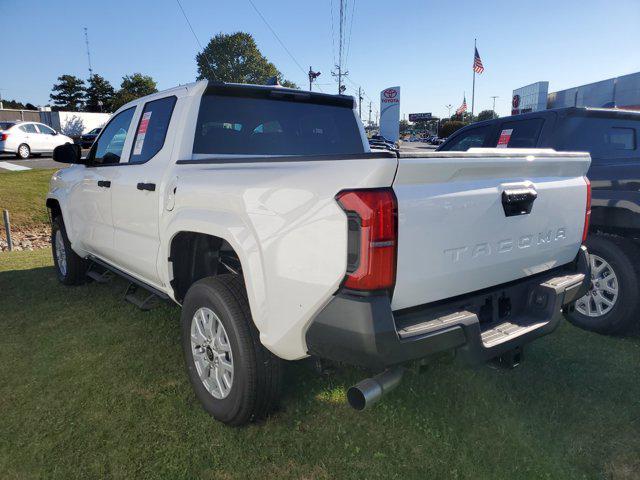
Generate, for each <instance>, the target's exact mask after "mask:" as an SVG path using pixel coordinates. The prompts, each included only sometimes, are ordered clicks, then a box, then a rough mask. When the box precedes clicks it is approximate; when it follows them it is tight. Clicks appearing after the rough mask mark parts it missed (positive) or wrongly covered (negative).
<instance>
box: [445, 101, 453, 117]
mask: <svg viewBox="0 0 640 480" xmlns="http://www.w3.org/2000/svg"><path fill="white" fill-rule="evenodd" d="M444 108H446V109H447V110H449V118H451V109H452V108H453V105H451V104H448V105H445V106H444Z"/></svg>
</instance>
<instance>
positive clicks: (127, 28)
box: [0, 0, 640, 118]
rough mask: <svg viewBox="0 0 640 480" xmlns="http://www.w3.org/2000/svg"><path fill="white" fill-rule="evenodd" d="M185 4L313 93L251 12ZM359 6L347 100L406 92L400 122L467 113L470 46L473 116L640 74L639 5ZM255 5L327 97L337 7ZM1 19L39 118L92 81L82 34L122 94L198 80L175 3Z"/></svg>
mask: <svg viewBox="0 0 640 480" xmlns="http://www.w3.org/2000/svg"><path fill="white" fill-rule="evenodd" d="M353 1H354V0H349V1H348V8H349V14H350V12H351V8H352V5H353V3H352V2H353ZM181 2H182V5H183V7H184V9H185V11H186V12H187V14H188V16H189V18H190V20H191V23H192V25H193V27H194V30H195V32H196V34H197V35H198V37H199V38H200V41H201V42H202V43H203V44H205V43H206V42H207V41H208V40H209V38H210V37H211V36H212V35H214V34H216V33H218V32H225V33H230V32H235V31H246V32H249V33H251V34H253V35H254V37H255V39H256V41H257V43H258V46H259V48H260V49H261V51H262V53H263V54H264V55H266V56H267V58H269V60H271V61H272V62H273V63H275V64H276V66H277V67H278V69H279V70H280V71H282V72H283V74H284V75H285V77H286V78H288V79H290V80H292V81H294V82H296V83H298V85H300V86H304V85H306V84H307V80H306V76H305V74H304V73H303V72H302V71H301V70H300V69H299V68H298V66H297V65H296V63H295V62H294V61H293V60H292V59H291V58H290V57H289V55H288V54H287V53H286V52H285V50H284V49H283V48H282V46H281V45H280V44H279V43H278V41H277V40H276V39H275V38H274V36H273V34H272V33H271V32H270V31H269V29H268V28H267V27H266V25H265V24H264V23H263V22H262V20H261V19H260V17H259V16H258V15H257V14H256V12H255V11H254V10H253V9H252V8H251V5H250V3H249V2H248V0H234V1H229V0H227V1H221V0H181ZM355 2H356V3H355V16H354V21H353V29H352V33H351V36H350V52H349V56H348V58H347V61H346V67H347V69H348V71H349V72H350V76H349V77H350V80H351V82H353V83H350V82H347V86H348V87H349V90H348V92H349V93H352V94H353V91H354V88H357V87H355V85H361V86H362V88H363V89H364V90H365V92H366V94H367V96H368V98H367V99H366V101H367V102H368V100H369V99H371V100H373V102H374V110H377V109H378V105H376V104H377V103H378V102H379V100H378V98H379V92H380V90H382V89H383V88H385V87H388V86H393V85H400V86H401V87H402V101H401V111H402V113H403V114H407V113H410V112H433V113H434V114H435V115H438V116H440V115H443V114H446V112H447V110H446V108H445V107H444V105H446V104H449V103H450V104H453V105H454V108H456V107H457V106H459V105H460V103H461V102H462V95H463V92H465V91H466V94H467V102H468V104H469V107H470V106H471V83H472V75H473V73H472V70H471V65H472V61H473V39H474V37H476V38H477V39H478V50H479V52H480V55H481V57H482V60H483V62H484V66H485V69H486V70H485V72H484V74H482V75H480V76H478V78H477V81H476V113H477V112H478V111H480V110H483V109H486V108H489V109H490V108H491V103H492V99H491V96H492V95H498V96H499V97H500V98H499V99H498V100H497V102H496V110H497V111H498V113H500V114H501V115H506V114H508V112H509V110H510V102H511V91H512V90H513V89H514V88H517V87H520V86H523V85H526V84H529V83H533V82H535V81H538V80H548V81H549V82H550V86H549V88H550V91H556V90H560V89H564V88H568V87H572V86H577V85H581V84H584V83H589V82H593V81H597V80H602V79H605V78H609V77H612V76H617V75H622V74H627V73H632V72H636V71H639V70H640V50H639V49H638V46H639V45H640V28H639V27H638V26H639V25H640V1H639V0H615V1H604V0H585V1H577V0H570V1H564V0H561V1H558V0H555V1H547V0H537V1H519V0H510V1H494V2H489V1H479V0H476V1H466V0H462V1H456V2H450V1H446V0H439V1H418V0H406V1H405V0H396V1H395V2H390V1H388V0H387V1H382V0H355ZM254 3H255V5H256V6H257V7H258V9H260V11H261V12H262V14H263V15H264V16H265V18H266V19H267V20H268V21H269V23H270V24H271V26H272V27H273V29H274V30H275V31H276V32H277V34H278V35H279V36H280V38H281V39H282V41H283V42H284V43H285V45H286V46H287V48H288V49H289V50H290V51H291V53H292V54H293V55H294V57H295V58H296V59H297V61H298V62H299V63H300V64H301V65H302V67H303V68H304V69H305V70H306V69H308V67H309V65H313V67H314V69H317V70H320V71H321V72H322V75H321V76H320V78H319V83H320V84H321V87H322V88H323V90H324V91H325V92H332V93H335V91H336V90H337V87H336V84H335V83H334V81H333V78H331V76H330V70H331V69H332V67H333V64H334V53H333V48H332V27H331V12H332V4H333V13H334V31H335V34H336V35H337V18H338V17H337V8H338V5H339V0H313V1H308V0H307V1H302V0H296V1H294V0H254ZM0 12H2V25H3V27H2V38H3V42H2V43H3V48H2V61H1V65H2V66H1V67H0V94H1V95H2V97H3V98H15V99H17V100H22V101H25V102H26V101H30V102H32V103H35V104H44V103H47V102H48V97H49V93H50V91H51V86H52V85H53V83H54V82H55V80H56V78H57V77H58V76H59V75H61V74H64V73H70V74H74V75H78V76H81V77H83V78H86V76H87V58H86V51H85V44H84V36H83V35H84V33H83V27H85V26H86V27H88V28H89V36H90V42H91V54H92V63H93V69H94V71H95V72H96V73H99V74H101V75H103V76H104V77H106V78H107V79H108V80H109V81H111V83H112V84H113V85H114V86H116V87H117V86H118V85H119V84H120V81H121V77H122V76H123V75H126V74H131V73H134V72H142V73H144V74H148V75H151V76H152V77H153V78H154V79H155V80H156V81H157V82H158V87H159V88H160V89H163V88H169V87H172V86H174V85H177V84H180V83H187V82H191V81H193V80H194V79H195V76H196V65H195V60H194V56H195V54H196V53H197V51H198V45H197V44H196V41H195V39H194V38H193V35H192V34H191V32H190V30H189V29H188V27H187V24H186V22H185V20H184V18H183V17H182V14H181V12H180V10H179V7H178V5H177V3H176V1H175V0H156V1H151V0H127V1H122V0H108V1H103V2H95V1H86V0H85V1H82V2H80V1H68V0H58V1H46V2H45V1H41V0H32V1H29V2H27V1H24V0H0ZM349 22H350V20H349ZM336 35H334V37H333V38H335V37H336ZM335 41H336V42H337V39H336V40H335ZM365 110H366V109H365V108H363V113H364V111H365ZM363 116H364V117H365V118H366V115H363Z"/></svg>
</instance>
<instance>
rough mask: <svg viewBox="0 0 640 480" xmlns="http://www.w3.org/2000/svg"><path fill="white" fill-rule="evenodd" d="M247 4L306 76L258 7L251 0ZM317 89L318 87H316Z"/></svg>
mask: <svg viewBox="0 0 640 480" xmlns="http://www.w3.org/2000/svg"><path fill="white" fill-rule="evenodd" d="M248 1H249V3H250V4H251V6H252V7H253V9H254V10H255V11H256V13H257V14H258V16H259V17H260V18H261V19H262V21H263V22H264V24H265V25H266V26H267V28H268V29H269V30H271V33H272V34H273V36H274V37H275V38H276V40H277V41H278V43H280V45H281V46H282V48H284V50H285V52H287V54H288V55H289V56H290V57H291V60H293V61H294V63H295V64H296V65H297V66H298V68H299V69H300V71H301V72H302V73H303V74H304V75H305V76H307V71H306V70H305V69H304V68H302V65H300V63H299V62H298V60H296V57H294V56H293V53H291V52H290V51H289V49H288V48H287V46H286V45H285V44H284V42H283V41H282V40H280V37H279V36H278V34H277V33H276V31H275V30H274V29H273V28H272V27H271V25H269V22H267V19H266V18H264V15H262V13H260V10H258V7H256V6H255V4H254V3H253V0H248ZM318 88H319V87H318ZM320 91H322V88H320Z"/></svg>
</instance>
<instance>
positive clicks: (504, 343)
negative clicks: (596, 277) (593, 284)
mask: <svg viewBox="0 0 640 480" xmlns="http://www.w3.org/2000/svg"><path fill="white" fill-rule="evenodd" d="M589 283H590V275H589V259H588V254H587V251H586V248H585V247H581V248H580V252H579V253H578V255H577V256H576V259H575V261H574V262H572V263H570V264H567V265H565V266H563V267H559V268H556V269H554V270H552V271H548V272H545V273H543V274H539V275H535V276H533V277H528V278H525V279H521V280H520V281H517V282H510V283H508V284H504V285H498V286H496V287H492V288H491V289H485V290H481V291H478V292H473V293H470V294H468V295H466V296H464V297H454V298H452V299H447V300H443V301H441V302H433V303H431V304H426V305H420V306H416V307H412V308H410V309H405V310H402V311H395V312H394V311H392V310H391V302H390V300H389V296H388V295H368V296H360V295H354V294H352V293H349V292H346V291H339V292H338V293H337V294H336V295H335V296H334V297H333V298H332V299H331V301H330V302H329V303H328V304H327V305H326V306H325V307H324V308H323V309H322V310H321V311H320V312H319V313H318V314H317V315H316V316H315V318H314V319H313V320H312V322H311V324H310V325H309V328H308V329H307V332H306V334H305V339H306V343H307V350H308V353H309V354H310V355H316V356H318V357H320V358H326V359H329V360H333V361H338V362H345V363H349V364H354V365H360V366H364V367H368V368H372V369H383V368H387V367H390V366H393V365H397V364H401V363H404V362H407V361H411V360H417V359H420V358H424V357H426V356H429V355H431V354H433V353H437V352H441V351H446V350H456V351H457V352H458V353H459V355H460V356H461V357H462V358H463V359H464V360H465V361H466V362H467V363H469V364H478V363H482V362H485V361H487V360H490V359H492V358H495V357H498V356H500V355H503V354H505V353H506V352H509V351H511V350H514V349H518V348H521V347H522V346H523V345H525V344H527V343H529V342H531V341H532V340H535V339H536V338H538V337H541V336H543V335H546V334H548V333H551V332H552V331H553V330H555V329H556V327H557V326H558V325H559V324H560V322H561V321H562V318H563V315H562V308H563V306H565V305H568V304H570V303H572V302H574V301H575V300H576V299H578V298H579V297H581V296H582V295H584V294H585V293H586V291H587V289H588V287H589ZM488 307H489V308H488Z"/></svg>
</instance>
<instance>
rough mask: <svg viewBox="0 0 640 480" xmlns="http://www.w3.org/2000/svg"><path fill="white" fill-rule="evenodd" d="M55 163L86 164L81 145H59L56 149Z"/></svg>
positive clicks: (54, 153) (54, 152)
mask: <svg viewBox="0 0 640 480" xmlns="http://www.w3.org/2000/svg"><path fill="white" fill-rule="evenodd" d="M53 161H54V162H60V163H80V164H83V163H85V161H84V160H83V159H82V158H81V150H80V145H74V144H72V143H65V144H64V145H58V146H57V147H56V148H54V149H53Z"/></svg>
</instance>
